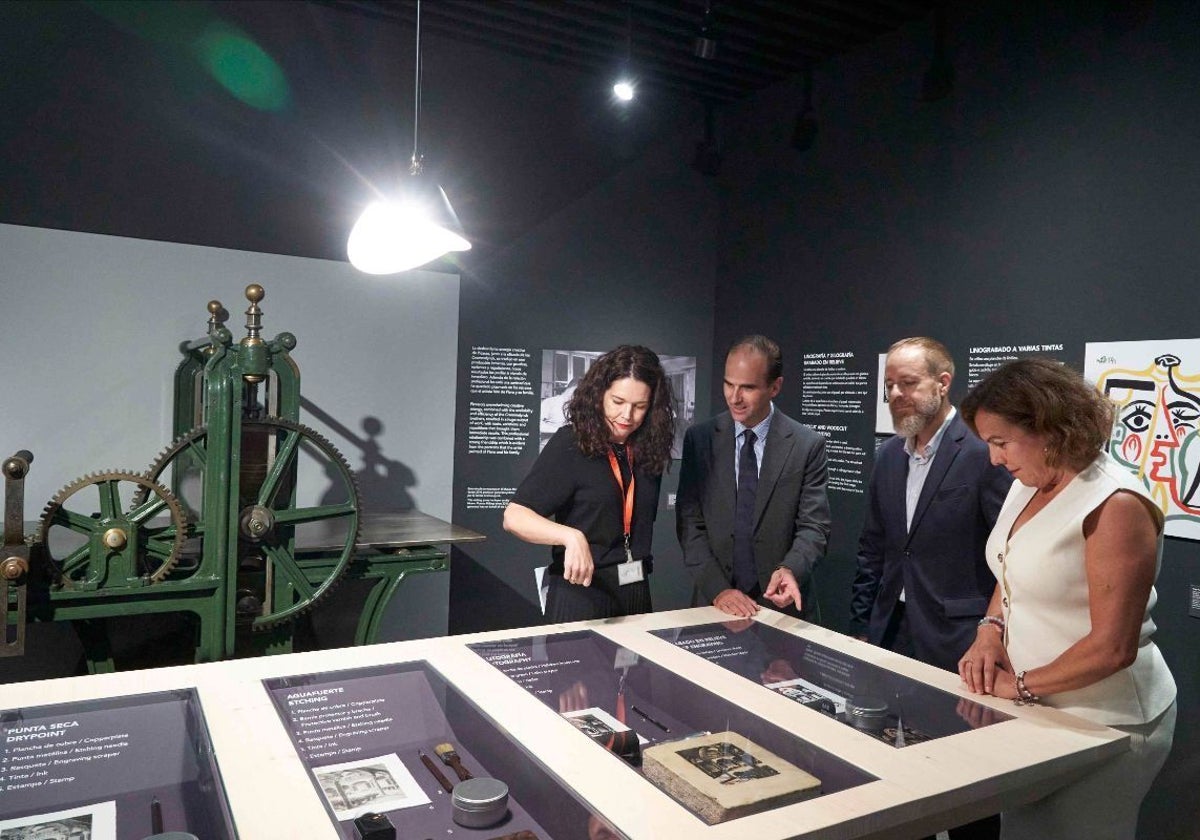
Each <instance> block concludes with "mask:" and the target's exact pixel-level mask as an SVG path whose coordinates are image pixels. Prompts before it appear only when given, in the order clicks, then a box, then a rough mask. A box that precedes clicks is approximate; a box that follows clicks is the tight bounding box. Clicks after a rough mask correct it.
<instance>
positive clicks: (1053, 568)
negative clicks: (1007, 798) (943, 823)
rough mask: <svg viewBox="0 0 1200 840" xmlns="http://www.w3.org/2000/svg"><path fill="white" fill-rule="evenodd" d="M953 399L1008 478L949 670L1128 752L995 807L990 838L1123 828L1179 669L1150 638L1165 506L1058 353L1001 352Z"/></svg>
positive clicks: (1104, 409)
mask: <svg viewBox="0 0 1200 840" xmlns="http://www.w3.org/2000/svg"><path fill="white" fill-rule="evenodd" d="M962 414H963V419H964V420H965V421H966V422H967V424H968V425H969V426H970V427H971V428H972V429H973V430H974V431H975V433H976V434H978V435H979V437H980V438H982V439H983V441H984V442H985V443H987V444H988V448H989V450H990V452H991V458H992V463H993V464H998V465H1001V466H1004V467H1005V468H1006V469H1008V471H1009V472H1010V473H1012V475H1013V477H1014V478H1015V479H1016V481H1014V482H1013V485H1012V488H1011V489H1010V491H1009V494H1008V498H1007V499H1006V500H1005V503H1004V507H1003V508H1002V509H1001V511H1000V516H999V518H998V519H997V521H996V525H995V528H994V529H993V530H992V534H991V537H990V538H989V540H988V543H987V560H988V565H989V566H990V567H991V570H992V573H993V574H994V575H995V576H996V581H997V583H996V590H995V592H994V594H993V595H992V601H991V605H990V607H989V609H988V614H987V616H986V617H985V618H984V619H983V620H982V621H981V622H980V625H979V631H978V633H977V636H976V640H975V642H974V644H972V645H971V647H970V649H968V650H967V652H966V653H965V654H963V656H962V659H960V660H959V666H958V669H959V674H960V675H961V676H962V678H963V681H964V682H965V683H966V685H967V687H968V688H969V689H970V690H971V691H972V692H975V693H978V694H991V695H994V696H996V697H1005V698H1010V699H1013V700H1016V701H1018V702H1038V701H1040V702H1042V703H1045V704H1046V705H1050V706H1055V707H1057V708H1061V709H1063V710H1064V711H1068V712H1071V713H1072V714H1076V715H1079V716H1080V717H1084V718H1087V719H1089V720H1093V721H1095V722H1097V723H1102V724H1104V725H1106V726H1112V727H1115V728H1117V729H1120V730H1122V731H1125V732H1127V733H1129V735H1130V750H1129V752H1128V753H1124V754H1122V755H1121V756H1119V757H1118V758H1116V759H1113V760H1112V761H1110V762H1108V763H1106V764H1105V765H1103V766H1102V767H1101V768H1100V769H1098V770H1096V771H1093V772H1092V773H1091V774H1089V775H1088V776H1087V777H1085V778H1084V779H1082V780H1081V781H1079V782H1076V783H1074V784H1072V785H1068V786H1067V787H1065V788H1061V789H1059V790H1057V791H1054V792H1053V793H1050V794H1049V795H1048V796H1046V797H1044V798H1042V799H1039V800H1037V801H1035V802H1032V803H1029V804H1028V805H1024V806H1021V807H1019V808H1014V809H1010V810H1008V811H1005V812H1004V813H1003V814H1002V829H1001V837H1002V838H1003V839H1004V840H1015V838H1039V840H1040V839H1041V838H1055V840H1066V839H1067V838H1081V839H1082V838H1088V840H1095V838H1113V840H1118V838H1120V840H1126V838H1133V837H1135V836H1136V833H1137V816H1138V810H1139V808H1140V806H1141V802H1142V799H1143V798H1144V797H1145V795H1146V792H1147V790H1149V788H1150V784H1151V782H1152V781H1153V780H1154V777H1155V776H1156V775H1157V774H1158V771H1159V770H1160V769H1161V767H1162V765H1163V762H1164V761H1165V760H1166V757H1167V753H1168V752H1170V748H1171V741H1172V738H1173V736H1174V731H1175V711H1176V707H1175V681H1174V679H1173V678H1172V677H1171V672H1170V671H1169V670H1168V668H1167V665H1166V662H1165V661H1164V660H1163V658H1162V655H1161V654H1160V653H1159V650H1158V647H1157V646H1156V645H1155V644H1154V643H1153V642H1152V641H1150V636H1151V635H1152V634H1153V632H1154V629H1155V627H1154V622H1153V621H1151V619H1150V610H1151V609H1152V608H1153V606H1154V604H1155V601H1156V600H1157V596H1156V594H1155V592H1154V581H1155V579H1156V578H1157V576H1158V570H1159V563H1160V561H1161V556H1162V538H1163V514H1162V512H1161V511H1160V510H1159V509H1158V508H1157V507H1156V506H1155V505H1154V504H1153V502H1152V501H1151V500H1150V498H1149V496H1148V495H1147V494H1146V491H1145V490H1144V489H1143V487H1142V486H1141V484H1140V483H1139V482H1138V481H1137V479H1136V478H1135V477H1134V476H1133V475H1131V474H1130V473H1129V472H1128V471H1126V470H1125V469H1123V468H1122V467H1120V466H1119V465H1118V464H1117V463H1116V462H1115V461H1113V460H1112V459H1111V458H1110V457H1109V456H1108V455H1107V454H1106V453H1105V452H1104V451H1103V448H1104V446H1105V444H1106V442H1107V440H1108V435H1109V431H1110V429H1111V427H1112V419H1113V407H1112V404H1111V403H1109V402H1108V400H1107V399H1105V398H1104V397H1103V396H1101V395H1100V394H1099V393H1098V392H1097V391H1096V389H1095V388H1093V387H1092V386H1091V385H1090V384H1088V383H1087V382H1086V381H1085V380H1084V379H1083V378H1082V377H1081V376H1079V374H1077V373H1076V372H1074V371H1072V370H1071V369H1070V368H1067V367H1065V366H1063V365H1060V364H1059V363H1057V362H1053V361H1049V360H1041V359H1025V360H1022V361H1017V362H1012V363H1010V364H1007V365H1005V366H1004V367H1001V368H1000V369H998V370H997V371H995V372H994V373H992V374H991V375H990V376H988V377H987V378H986V379H985V380H984V381H983V382H981V383H980V384H979V385H978V386H977V387H976V388H975V389H974V390H973V391H972V392H971V393H970V394H968V395H967V398H966V399H965V400H964V401H963V404H962Z"/></svg>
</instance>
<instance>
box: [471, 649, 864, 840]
mask: <svg viewBox="0 0 1200 840" xmlns="http://www.w3.org/2000/svg"><path fill="white" fill-rule="evenodd" d="M471 649H472V650H474V651H475V652H476V653H477V654H479V655H480V657H482V658H483V659H484V660H485V661H486V662H488V663H489V664H491V665H492V666H493V667H495V668H497V669H498V670H499V671H501V672H502V673H504V674H505V675H506V676H508V677H509V678H510V679H512V680H514V681H515V682H517V683H518V684H520V685H521V686H523V687H524V688H525V689H526V690H527V691H529V692H530V693H531V694H533V695H534V696H536V697H538V698H539V699H540V700H541V701H542V702H543V703H544V704H545V705H547V706H549V707H550V708H551V709H552V710H553V711H556V712H558V713H559V714H560V715H561V716H562V717H563V718H564V719H565V720H567V721H568V722H570V723H571V725H572V726H573V727H574V729H575V730H577V731H576V732H568V733H567V735H568V737H570V736H573V735H574V736H577V737H586V738H588V739H589V740H590V741H591V742H593V743H594V744H595V745H596V746H597V747H598V748H603V749H605V750H608V751H609V752H612V753H613V754H614V755H616V756H618V757H619V758H621V759H622V760H623V762H624V763H625V765H627V767H628V768H629V772H631V773H639V774H640V775H641V776H643V777H644V778H646V779H648V780H649V781H650V782H651V783H653V784H655V785H656V786H657V787H659V788H660V789H661V790H663V791H664V792H665V793H667V794H668V795H669V796H671V797H672V798H673V799H674V800H675V801H676V802H678V803H679V804H681V805H683V806H684V807H685V808H687V809H688V810H689V811H691V812H692V813H694V814H695V815H696V816H698V817H699V818H700V819H702V820H703V821H704V822H706V823H709V824H713V823H719V822H725V821H727V820H732V819H738V818H740V817H745V816H748V815H750V814H754V813H758V812H761V811H765V810H769V809H771V808H777V807H782V806H785V805H790V804H792V803H793V802H799V801H801V800H804V799H808V798H811V797H815V796H821V795H825V794H829V793H836V792H838V791H844V790H848V789H850V788H853V787H856V786H858V785H861V784H865V783H867V782H871V781H875V777H874V776H872V775H871V774H870V773H867V772H865V771H863V770H861V769H859V768H857V767H855V766H853V765H852V764H850V763H848V762H846V761H843V760H842V759H840V758H838V757H837V756H836V755H834V754H832V753H830V752H829V751H827V750H823V749H820V748H818V747H816V746H814V745H813V744H811V743H809V742H807V741H805V740H804V739H803V738H802V737H800V736H799V735H798V734H797V733H795V732H793V731H788V730H786V729H783V728H781V727H780V726H777V725H776V724H774V723H772V722H770V721H768V720H764V719H763V718H761V717H759V716H758V715H755V714H754V713H752V712H750V711H748V710H746V709H744V708H742V707H740V706H738V705H736V704H734V703H731V702H729V701H728V700H726V699H725V698H724V697H722V696H721V695H720V694H717V693H715V692H713V691H710V690H708V689H706V688H703V687H701V686H699V685H697V684H695V683H693V682H691V681H690V680H687V679H685V678H683V677H681V676H679V675H678V674H675V673H673V672H671V671H669V670H668V669H666V668H664V667H663V666H661V665H659V664H657V663H656V662H654V661H653V660H651V659H650V658H648V657H645V656H641V655H639V654H637V653H635V652H633V651H631V650H630V649H628V648H626V647H623V646H621V645H618V644H617V643H616V642H614V641H612V640H611V639H609V638H606V637H605V636H602V635H600V634H599V633H597V632H595V631H594V630H583V631H579V632H575V633H560V634H557V635H542V636H530V637H520V638H516V639H504V640H500V641H495V642H482V643H477V644H474V645H471ZM614 772H619V771H614Z"/></svg>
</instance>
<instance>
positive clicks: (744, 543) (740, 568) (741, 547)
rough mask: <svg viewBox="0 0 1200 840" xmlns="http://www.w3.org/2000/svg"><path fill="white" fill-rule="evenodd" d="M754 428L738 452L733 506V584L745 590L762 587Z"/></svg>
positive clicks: (745, 435)
mask: <svg viewBox="0 0 1200 840" xmlns="http://www.w3.org/2000/svg"><path fill="white" fill-rule="evenodd" d="M756 439H757V438H756V435H755V434H754V432H752V431H750V430H749V429H747V430H746V431H745V432H743V434H742V451H741V452H740V453H739V454H738V484H737V501H736V502H735V503H734V509H733V585H734V587H736V588H737V589H740V590H742V591H743V592H747V593H749V592H753V591H754V590H756V589H758V567H757V566H756V565H755V563H754V541H753V535H754V497H755V494H756V493H757V491H758V456H757V455H756V454H755V452H754V441H755V440H756Z"/></svg>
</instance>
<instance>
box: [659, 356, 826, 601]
mask: <svg viewBox="0 0 1200 840" xmlns="http://www.w3.org/2000/svg"><path fill="white" fill-rule="evenodd" d="M782 386H783V356H782V354H781V352H780V350H779V345H777V344H776V343H775V342H774V341H771V340H770V339H769V338H766V337H764V336H760V335H752V336H746V337H745V338H743V339H741V340H739V341H738V342H736V343H735V344H734V345H733V346H732V347H731V348H730V350H729V352H728V353H727V354H726V357H725V378H724V386H723V390H724V394H725V403H726V405H727V406H728V408H729V411H727V412H723V413H721V414H719V415H718V416H716V417H714V418H713V419H711V420H709V421H707V422H705V423H699V424H697V425H695V426H692V427H691V428H690V429H688V431H687V434H686V435H685V436H684V441H683V464H682V466H681V467H680V471H679V491H678V494H677V496H676V501H675V525H676V533H677V534H678V536H679V543H680V545H681V546H682V547H683V562H684V565H686V566H687V569H688V571H689V572H690V573H691V575H692V579H693V581H694V582H695V593H694V603H695V604H696V605H698V606H701V605H708V604H713V605H715V606H716V607H717V608H719V609H720V610H722V611H723V612H726V613H729V614H730V615H736V616H743V617H749V616H752V615H754V613H755V612H757V611H758V608H759V604H760V603H765V602H770V603H771V604H772V605H774V606H775V607H778V608H780V609H786V610H788V611H790V610H791V609H792V608H793V607H794V608H795V609H796V610H798V613H797V614H798V615H799V616H800V617H802V618H805V619H807V620H809V621H816V620H817V618H818V617H819V614H820V613H819V609H818V606H817V598H816V593H815V590H814V587H813V583H812V570H813V567H815V566H816V565H817V563H818V562H819V561H820V560H821V558H822V557H824V556H825V546H826V544H827V542H828V540H829V499H828V496H827V495H826V492H825V486H826V483H827V481H828V470H827V468H826V464H825V439H824V438H823V437H821V436H820V435H819V434H817V433H816V432H814V431H813V430H812V429H810V428H808V427H807V426H805V425H803V424H801V423H797V422H796V421H795V420H793V419H791V418H790V417H788V416H787V415H785V414H784V413H783V412H782V411H779V410H778V409H777V408H775V406H774V404H773V403H772V402H771V400H772V399H774V397H776V396H777V395H778V394H779V390H780V388H781V387H782ZM747 432H749V433H751V434H750V436H747ZM747 440H750V441H751V443H750V444H747V443H746V441H747ZM747 445H750V446H751V447H752V448H753V450H754V452H755V457H754V460H753V461H752V463H753V465H754V466H755V467H756V468H757V482H756V484H757V486H756V489H755V491H754V495H753V499H752V504H753V510H752V513H751V511H749V509H747V514H750V516H748V517H747V518H749V519H750V522H748V523H746V524H747V525H748V527H749V533H746V534H743V535H742V536H740V537H739V536H736V535H735V518H736V516H735V508H736V504H737V498H738V485H739V483H741V481H742V479H741V478H740V477H739V476H740V473H739V472H738V470H739V469H740V468H741V467H740V464H741V459H742V457H743V450H744V447H745V446H747ZM739 539H741V540H743V541H744V542H743V546H744V547H748V549H749V556H747V555H746V554H742V555H741V556H742V557H744V558H746V559H745V560H744V562H745V563H746V564H748V565H746V566H744V567H743V568H744V569H745V570H746V571H745V572H744V574H743V575H742V576H740V579H739V575H738V572H737V569H735V554H736V553H737V550H735V543H736V542H738V540H739ZM742 550H743V551H744V550H745V549H744V548H743V549H742Z"/></svg>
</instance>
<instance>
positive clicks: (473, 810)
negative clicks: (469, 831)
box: [450, 777, 508, 828]
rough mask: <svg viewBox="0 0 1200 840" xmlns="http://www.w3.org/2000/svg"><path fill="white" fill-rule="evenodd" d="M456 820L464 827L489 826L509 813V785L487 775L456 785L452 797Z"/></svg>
mask: <svg viewBox="0 0 1200 840" xmlns="http://www.w3.org/2000/svg"><path fill="white" fill-rule="evenodd" d="M450 802H451V805H452V806H453V808H454V813H453V815H452V816H453V817H454V821H455V822H456V823H458V824H459V825H461V826H463V827H464V828H487V827H488V826H492V825H495V824H496V823H498V822H500V821H501V820H503V819H504V818H505V817H506V816H507V815H508V785H506V784H504V782H502V781H500V780H499V779H489V778H487V777H483V778H475V779H467V780H466V781H465V782H459V783H458V784H456V785H455V786H454V793H453V794H452V795H451V797H450Z"/></svg>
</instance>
